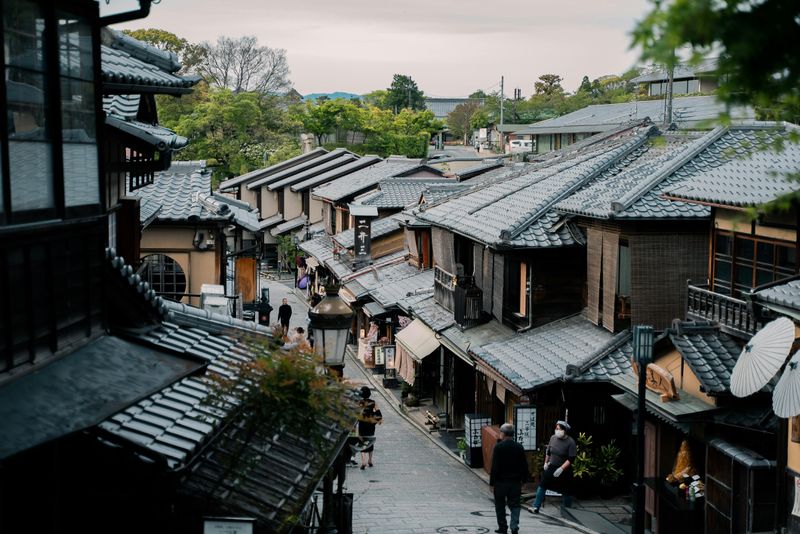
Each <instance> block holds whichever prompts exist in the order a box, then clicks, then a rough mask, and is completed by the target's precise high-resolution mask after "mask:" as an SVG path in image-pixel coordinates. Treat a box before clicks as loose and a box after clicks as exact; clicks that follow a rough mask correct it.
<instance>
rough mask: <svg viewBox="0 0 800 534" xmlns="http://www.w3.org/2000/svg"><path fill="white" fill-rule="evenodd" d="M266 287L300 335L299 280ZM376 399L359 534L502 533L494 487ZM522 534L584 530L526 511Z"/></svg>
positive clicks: (357, 491)
mask: <svg viewBox="0 0 800 534" xmlns="http://www.w3.org/2000/svg"><path fill="white" fill-rule="evenodd" d="M262 284H264V285H265V287H269V288H270V301H271V303H272V306H273V307H275V308H277V306H278V305H280V302H281V299H282V298H283V297H286V298H288V299H289V304H290V305H291V306H292V311H293V313H292V320H291V327H292V328H294V327H296V326H305V325H306V318H307V316H308V307H307V306H306V303H305V302H304V301H303V300H302V299H300V298H299V297H298V295H297V294H296V293H295V292H294V291H293V290H292V288H291V281H288V282H284V281H280V282H279V281H275V280H266V279H262ZM273 317H274V313H273ZM345 363H346V365H345V368H344V374H345V378H347V379H350V380H352V381H354V382H362V383H365V384H367V383H369V381H368V378H367V375H366V374H365V371H364V370H363V368H362V367H361V366H360V365H359V363H358V362H356V361H354V360H352V359H349V357H348V360H346V361H345ZM372 398H373V399H375V401H376V403H377V404H378V406H379V407H380V409H381V411H382V412H383V424H382V425H381V426H379V427H378V429H377V431H376V436H377V443H376V446H375V453H374V464H375V466H374V467H372V468H369V467H367V468H366V469H364V470H363V471H362V470H361V469H359V468H358V467H348V469H347V481H346V484H345V491H346V492H349V493H352V494H353V534H423V533H442V534H448V533H459V534H474V533H491V532H494V529H495V528H497V523H496V521H495V517H494V503H493V502H492V500H491V498H492V496H491V492H490V489H489V486H488V485H487V484H486V482H485V481H484V480H482V479H481V478H479V477H478V476H476V475H475V474H474V473H473V472H472V471H471V470H470V469H469V468H468V467H466V466H465V465H464V464H463V463H462V462H460V461H459V460H456V459H454V458H453V457H452V456H451V455H449V454H448V453H446V452H445V451H443V450H442V449H441V448H440V447H439V446H438V445H437V444H436V443H435V442H434V441H433V440H431V439H430V438H429V437H428V436H427V435H426V434H425V433H423V432H422V431H421V430H420V429H419V428H418V427H416V426H414V425H413V424H412V423H411V422H409V421H408V420H407V419H406V418H405V417H404V416H403V415H401V414H400V413H399V410H398V408H397V407H396V406H395V405H394V404H393V402H394V400H393V399H392V398H391V397H390V396H389V395H388V394H387V395H386V396H384V392H383V391H382V390H381V389H380V388H375V389H373V396H372ZM359 461H360V459H359ZM548 511H549V510H548ZM553 512H554V513H555V509H554V510H553ZM520 532H522V533H534V532H535V533H536V534H556V533H567V532H576V529H574V528H573V527H570V526H566V525H565V524H564V523H562V522H560V521H558V520H556V519H552V518H551V517H548V516H546V515H540V516H535V515H533V514H531V513H530V512H528V511H527V510H525V509H524V508H523V510H522V514H521V516H520Z"/></svg>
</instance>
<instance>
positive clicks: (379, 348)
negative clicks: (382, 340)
mask: <svg viewBox="0 0 800 534" xmlns="http://www.w3.org/2000/svg"><path fill="white" fill-rule="evenodd" d="M385 348H386V345H375V346H374V347H372V352H373V353H374V354H375V365H376V366H378V365H384V363H385V362H386V360H385V359H384V356H385V352H384V350H385Z"/></svg>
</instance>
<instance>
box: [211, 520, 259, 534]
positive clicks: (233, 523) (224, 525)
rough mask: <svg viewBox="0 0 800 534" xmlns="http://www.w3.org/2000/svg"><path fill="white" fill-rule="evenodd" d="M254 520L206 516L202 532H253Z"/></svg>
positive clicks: (225, 533)
mask: <svg viewBox="0 0 800 534" xmlns="http://www.w3.org/2000/svg"><path fill="white" fill-rule="evenodd" d="M255 522H256V520H255V519H251V518H245V517H207V518H204V519H203V534H253V525H254V524H255Z"/></svg>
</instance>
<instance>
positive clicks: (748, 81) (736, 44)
mask: <svg viewBox="0 0 800 534" xmlns="http://www.w3.org/2000/svg"><path fill="white" fill-rule="evenodd" d="M651 2H652V4H653V9H652V10H651V11H650V13H648V14H647V15H646V16H645V17H644V19H642V20H641V21H640V22H639V23H638V24H637V26H636V28H635V29H634V31H633V45H634V46H641V47H642V57H643V59H645V60H653V61H655V62H656V63H660V64H664V65H670V64H674V63H675V62H676V61H677V59H676V55H675V51H676V50H681V49H684V48H688V49H689V50H690V51H691V55H692V57H691V60H692V61H693V62H699V61H700V59H701V58H703V57H704V56H708V55H718V56H719V59H718V74H719V75H720V86H719V90H718V96H719V97H720V98H721V99H722V100H723V101H724V102H728V103H740V104H741V103H744V104H751V105H754V106H756V108H757V109H759V110H760V111H761V115H762V116H763V117H770V118H786V119H788V120H792V121H794V122H797V121H798V119H800V24H798V20H800V2H798V1H797V0H763V1H760V2H741V1H738V0H674V1H672V2H668V3H667V2H661V1H659V0H651Z"/></svg>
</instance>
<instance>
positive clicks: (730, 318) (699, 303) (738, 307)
mask: <svg viewBox="0 0 800 534" xmlns="http://www.w3.org/2000/svg"><path fill="white" fill-rule="evenodd" d="M687 289H688V291H687V299H686V316H687V318H689V319H696V320H705V321H714V322H716V323H719V325H720V329H721V330H722V331H723V332H727V333H729V334H732V335H735V336H739V337H744V338H749V337H750V336H752V335H753V334H755V333H756V331H758V330H759V329H760V328H761V327H762V326H763V325H762V324H761V322H760V321H758V320H757V319H756V318H755V317H754V315H753V312H752V308H751V307H750V306H749V305H748V303H747V302H746V301H744V300H741V299H737V298H734V297H730V296H727V295H722V294H720V293H715V292H713V291H711V290H710V289H709V288H708V286H707V285H703V286H700V285H692V284H687Z"/></svg>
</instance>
